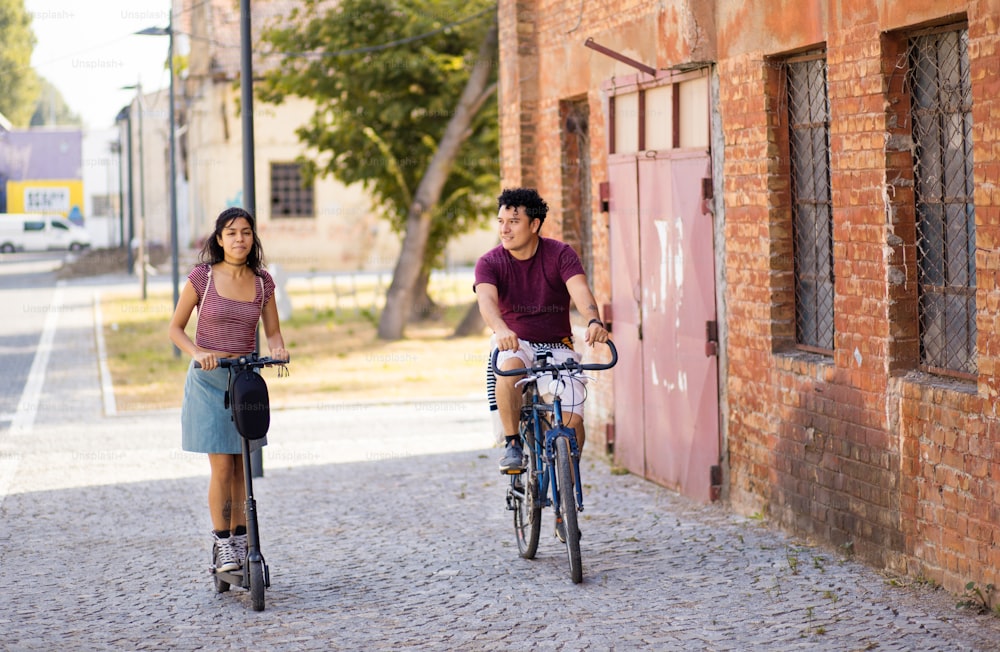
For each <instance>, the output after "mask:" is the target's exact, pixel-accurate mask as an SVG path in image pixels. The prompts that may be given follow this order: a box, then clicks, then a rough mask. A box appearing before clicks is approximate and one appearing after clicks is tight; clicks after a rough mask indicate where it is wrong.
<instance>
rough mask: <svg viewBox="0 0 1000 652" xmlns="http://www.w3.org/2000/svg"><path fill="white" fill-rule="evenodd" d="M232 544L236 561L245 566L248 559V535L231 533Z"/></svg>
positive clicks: (241, 566) (230, 540)
mask: <svg viewBox="0 0 1000 652" xmlns="http://www.w3.org/2000/svg"><path fill="white" fill-rule="evenodd" d="M229 542H230V545H231V546H232V547H233V554H234V555H235V556H236V563H238V564H239V565H240V568H243V564H245V563H246V560H247V535H245V534H231V535H229Z"/></svg>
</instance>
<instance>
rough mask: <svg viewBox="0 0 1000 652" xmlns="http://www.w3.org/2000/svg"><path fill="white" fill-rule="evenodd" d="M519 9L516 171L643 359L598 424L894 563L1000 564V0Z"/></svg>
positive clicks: (944, 578) (505, 90)
mask: <svg viewBox="0 0 1000 652" xmlns="http://www.w3.org/2000/svg"><path fill="white" fill-rule="evenodd" d="M499 16H500V30H501V32H500V33H501V58H500V106H501V134H502V152H501V157H502V174H503V179H504V184H505V185H508V186H512V185H527V186H535V187H538V188H539V190H540V191H541V193H542V195H543V196H545V197H546V198H547V200H548V201H549V203H550V205H551V207H552V211H551V212H550V215H551V217H550V219H549V220H548V221H547V222H546V226H545V230H544V234H545V235H548V236H552V237H559V238H562V239H564V240H566V241H568V242H570V243H572V244H573V245H574V246H576V247H577V249H578V250H579V251H580V253H581V255H582V256H583V258H584V260H585V263H586V264H587V266H588V267H589V269H590V271H591V273H592V277H593V284H594V286H595V291H596V294H597V296H598V300H599V302H601V303H602V304H604V305H605V314H606V316H607V317H608V318H609V320H610V321H611V322H612V325H613V335H614V338H615V341H616V342H617V343H618V346H619V349H620V352H621V358H622V363H621V364H619V366H618V367H617V368H616V370H615V372H614V382H613V390H612V388H611V383H607V384H604V385H599V386H598V389H597V390H595V391H594V394H595V395H594V397H593V398H594V399H596V400H595V401H594V402H593V405H589V406H588V409H590V410H591V411H590V413H589V415H588V423H589V426H588V432H589V433H590V436H589V439H590V441H591V442H601V443H604V444H605V445H606V446H607V449H608V450H610V451H613V454H614V456H615V458H616V459H617V460H618V461H619V462H620V463H621V464H623V465H624V466H626V467H627V468H629V469H630V470H631V471H632V472H634V473H637V474H641V475H643V476H644V477H648V478H650V479H653V480H655V481H657V482H660V483H662V484H664V485H666V486H669V487H673V488H676V489H678V490H679V491H682V492H683V493H685V494H687V495H690V496H692V497H693V498H695V499H698V500H703V501H708V500H712V499H715V498H717V497H722V498H725V499H726V500H728V501H729V503H730V504H731V505H732V506H733V507H734V508H735V509H737V510H739V511H741V512H744V513H748V514H749V513H754V512H760V513H766V514H767V515H768V517H769V518H770V519H772V520H773V521H775V522H777V523H779V524H781V525H782V526H784V527H787V528H789V529H790V530H793V531H795V532H797V533H799V534H802V535H806V536H809V537H812V538H814V539H816V540H819V541H823V542H826V543H827V544H830V545H834V546H841V547H843V548H844V549H845V550H850V551H853V552H854V553H856V554H858V555H859V556H860V557H862V558H863V559H865V560H867V561H869V562H871V563H873V564H875V565H877V566H882V567H886V568H891V569H894V570H897V571H901V572H905V573H908V574H910V575H914V576H916V575H922V576H924V577H927V578H929V579H932V580H934V581H936V582H939V583H941V584H943V585H944V586H945V587H946V588H948V589H950V590H952V591H955V592H961V591H962V590H963V589H964V586H965V584H966V582H969V581H974V582H977V583H978V584H979V585H981V586H985V585H986V584H988V583H1000V547H998V539H1000V526H998V524H1000V417H998V414H997V411H996V408H995V404H996V397H997V392H998V390H1000V375H998V372H1000V368H998V367H997V366H996V362H995V361H996V359H997V354H998V353H1000V288H998V284H997V280H996V277H997V271H998V269H1000V254H998V244H1000V243H998V238H1000V210H998V208H1000V191H998V185H997V184H998V177H1000V147H998V146H997V143H998V139H1000V136H998V134H1000V49H998V37H997V29H998V28H997V26H998V24H1000V4H998V3H996V2H988V1H973V2H959V1H953V0H934V1H933V2H932V1H930V0H913V1H912V2H905V3H903V2H885V1H876V0H845V1H843V2H830V1H828V0H827V1H824V0H815V1H812V2H789V1H782V2H770V1H769V2H764V1H763V0H748V1H747V2H742V3H716V2H700V1H698V0H687V1H684V0H671V1H668V2H661V3H653V2H638V1H634V0H631V1H628V0H588V1H587V2H586V3H581V2H579V1H578V0H567V1H558V0H536V1H530V0H501V1H500V13H499ZM602 438H603V442H602ZM592 445H593V444H592Z"/></svg>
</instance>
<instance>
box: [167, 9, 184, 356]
mask: <svg viewBox="0 0 1000 652" xmlns="http://www.w3.org/2000/svg"><path fill="white" fill-rule="evenodd" d="M167 37H168V38H169V39H170V41H169V45H167V59H168V65H169V67H170V108H169V110H168V111H169V120H170V274H171V279H172V281H173V286H174V303H173V305H174V307H175V308H176V307H177V301H178V300H179V299H180V270H179V269H178V266H179V262H178V243H177V239H178V233H177V152H176V149H177V142H176V141H177V137H176V126H175V125H174V12H173V8H171V11H170V20H169V22H168V23H167ZM180 355H181V350H180V349H179V348H177V345H176V344H175V345H174V357H175V358H179V357H180Z"/></svg>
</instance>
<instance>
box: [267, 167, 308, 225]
mask: <svg viewBox="0 0 1000 652" xmlns="http://www.w3.org/2000/svg"><path fill="white" fill-rule="evenodd" d="M313 216H314V212H313V189H312V187H311V186H306V185H305V180H304V179H303V177H302V166H301V165H300V164H299V163H271V217H272V218H278V217H313Z"/></svg>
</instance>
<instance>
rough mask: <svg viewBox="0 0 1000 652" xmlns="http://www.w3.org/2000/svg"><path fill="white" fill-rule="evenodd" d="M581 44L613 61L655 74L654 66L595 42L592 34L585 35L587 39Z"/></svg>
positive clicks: (648, 73)
mask: <svg viewBox="0 0 1000 652" xmlns="http://www.w3.org/2000/svg"><path fill="white" fill-rule="evenodd" d="M583 45H584V46H585V47H588V48H590V49H591V50H597V51H598V52H600V53H601V54H603V55H606V56H609V57H611V58H612V59H614V60H615V61H621V62H622V63H624V64H625V65H628V66H632V67H633V68H635V69H636V70H641V71H642V72H644V73H646V74H647V75H652V76H654V77H655V76H656V68H653V67H652V66H647V65H646V64H644V63H642V62H641V61H636V60H635V59H630V58H629V57H626V56H625V55H624V54H622V53H620V52H615V51H614V50H612V49H610V48H607V47H604V46H603V45H601V44H600V43H597V42H595V41H594V37H592V36H590V37H587V40H586V41H584V42H583Z"/></svg>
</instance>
